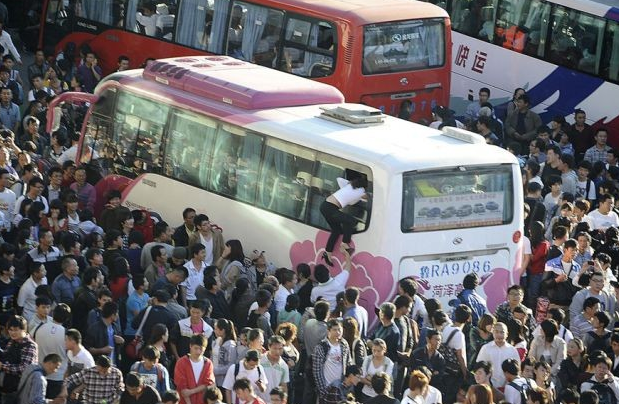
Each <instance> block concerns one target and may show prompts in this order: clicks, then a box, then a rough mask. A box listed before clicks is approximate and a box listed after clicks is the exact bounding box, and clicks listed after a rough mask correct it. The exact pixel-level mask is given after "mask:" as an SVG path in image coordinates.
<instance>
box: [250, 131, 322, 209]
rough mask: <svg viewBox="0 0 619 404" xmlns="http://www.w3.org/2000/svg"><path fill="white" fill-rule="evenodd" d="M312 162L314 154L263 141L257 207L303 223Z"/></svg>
mask: <svg viewBox="0 0 619 404" xmlns="http://www.w3.org/2000/svg"><path fill="white" fill-rule="evenodd" d="M315 160H316V152H315V151H314V150H310V149H307V148H305V147H301V146H298V145H295V144H292V143H287V142H283V141H281V140H277V139H273V138H269V139H267V144H266V150H265V155H264V159H263V160H262V162H263V164H262V172H261V175H260V181H259V189H260V191H259V195H260V198H259V202H258V206H260V207H263V208H266V209H269V210H272V211H275V212H277V213H279V214H281V215H284V216H288V217H292V218H294V219H297V220H304V218H305V212H306V208H307V200H308V195H309V190H310V183H311V176H312V174H311V173H312V172H313V168H314V161H315Z"/></svg>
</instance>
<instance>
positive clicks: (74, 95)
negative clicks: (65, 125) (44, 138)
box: [45, 92, 99, 133]
mask: <svg viewBox="0 0 619 404" xmlns="http://www.w3.org/2000/svg"><path fill="white" fill-rule="evenodd" d="M98 100H99V96H98V95H95V94H90V93H82V92H66V93H62V94H60V95H57V96H56V97H54V99H53V100H52V101H51V102H50V103H49V106H48V108H47V125H46V126H45V131H46V132H47V133H52V132H53V131H55V130H57V129H58V127H59V126H60V116H61V114H60V110H58V112H57V110H56V108H57V107H58V105H60V104H61V103H63V102H67V101H77V102H89V103H91V104H92V103H95V102H97V101H98Z"/></svg>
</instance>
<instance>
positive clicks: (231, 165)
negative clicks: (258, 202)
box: [210, 125, 263, 203]
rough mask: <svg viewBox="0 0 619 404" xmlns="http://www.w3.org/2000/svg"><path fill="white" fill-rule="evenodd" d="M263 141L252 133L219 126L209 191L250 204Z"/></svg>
mask: <svg viewBox="0 0 619 404" xmlns="http://www.w3.org/2000/svg"><path fill="white" fill-rule="evenodd" d="M262 142H263V138H262V136H260V135H257V134H255V133H251V132H247V131H245V130H244V129H241V128H237V127H234V126H230V125H223V126H222V127H221V128H219V130H218V133H217V140H216V142H215V149H214V151H213V164H212V166H211V179H210V189H211V190H213V191H215V192H218V193H220V194H223V195H227V196H229V197H231V198H234V199H238V200H241V201H244V202H249V203H253V202H254V199H255V196H256V182H257V179H258V169H259V168H260V158H261V155H262Z"/></svg>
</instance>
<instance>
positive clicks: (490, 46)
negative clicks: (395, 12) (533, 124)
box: [432, 0, 619, 147]
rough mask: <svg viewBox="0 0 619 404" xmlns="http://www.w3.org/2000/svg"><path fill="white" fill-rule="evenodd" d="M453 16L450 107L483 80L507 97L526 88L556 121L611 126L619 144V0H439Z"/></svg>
mask: <svg viewBox="0 0 619 404" xmlns="http://www.w3.org/2000/svg"><path fill="white" fill-rule="evenodd" d="M432 3H436V4H437V5H439V6H441V7H443V8H445V9H446V10H447V11H448V12H449V15H450V16H451V22H452V28H453V31H454V32H453V48H452V49H453V51H452V52H453V57H452V78H451V98H450V106H451V108H452V109H454V110H455V111H456V112H457V113H458V114H461V113H463V111H464V110H465V108H466V105H467V104H469V103H470V102H471V100H473V99H477V94H478V91H479V89H480V88H481V87H488V88H490V90H491V99H490V102H491V103H492V104H493V105H495V106H501V105H504V104H506V103H507V102H508V101H509V100H510V99H511V97H512V94H513V91H514V90H515V89H516V88H518V87H522V88H524V89H525V90H526V91H527V93H528V94H529V96H530V98H531V105H532V110H533V111H534V112H537V113H538V114H540V116H541V118H542V120H543V121H544V122H545V123H548V122H549V121H550V120H552V118H553V117H554V116H556V115H562V116H564V117H566V120H567V121H568V122H572V121H573V112H574V110H575V109H582V110H584V111H585V112H586V113H587V120H588V123H589V124H591V125H594V126H605V127H607V128H609V129H610V134H611V136H610V139H609V143H611V145H612V146H614V147H619V108H617V106H616V100H617V99H618V98H619V1H617V0H447V1H439V2H436V1H435V0H434V1H432Z"/></svg>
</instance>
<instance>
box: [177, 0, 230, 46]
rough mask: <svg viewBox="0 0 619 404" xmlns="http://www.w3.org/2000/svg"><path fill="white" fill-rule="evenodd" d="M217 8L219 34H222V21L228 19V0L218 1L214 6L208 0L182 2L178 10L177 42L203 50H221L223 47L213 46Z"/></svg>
mask: <svg viewBox="0 0 619 404" xmlns="http://www.w3.org/2000/svg"><path fill="white" fill-rule="evenodd" d="M215 8H217V9H218V14H217V15H218V22H220V24H219V25H220V29H219V32H220V33H222V32H223V29H222V28H223V27H224V25H223V24H222V23H221V22H222V21H221V20H223V21H225V19H226V18H227V13H228V2H227V0H224V1H221V0H217V1H215V4H214V5H213V2H210V1H208V0H194V1H183V2H181V3H180V5H179V10H178V23H177V28H176V42H178V43H180V44H182V45H186V46H191V47H192V48H197V49H202V50H207V49H211V48H212V49H217V50H218V49H221V46H219V47H217V46H215V45H214V44H213V45H211V40H212V39H213V31H212V29H213V23H214V20H213V17H214V12H215Z"/></svg>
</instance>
